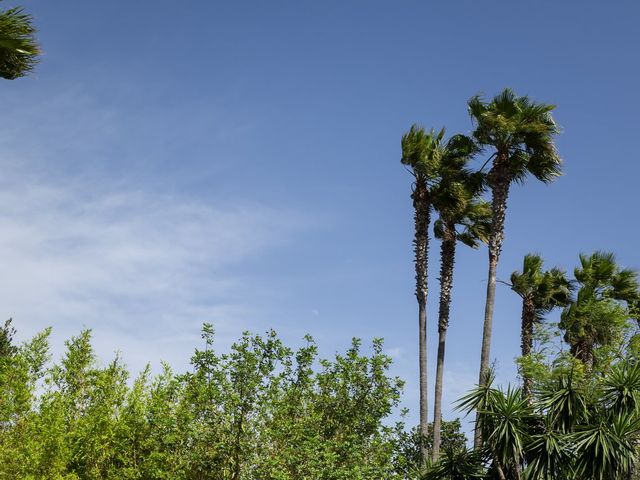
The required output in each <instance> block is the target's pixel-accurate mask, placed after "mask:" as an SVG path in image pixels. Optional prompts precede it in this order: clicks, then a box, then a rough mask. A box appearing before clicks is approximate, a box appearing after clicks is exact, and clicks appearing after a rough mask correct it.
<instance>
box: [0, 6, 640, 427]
mask: <svg viewBox="0 0 640 480" xmlns="http://www.w3.org/2000/svg"><path fill="white" fill-rule="evenodd" d="M10 4H13V2H7V4H6V5H7V6H8V5H10ZM23 5H24V6H25V8H26V9H27V11H29V12H31V13H33V15H34V16H35V21H36V23H37V25H38V26H39V29H40V33H39V38H40V41H41V43H42V46H43V50H44V56H43V58H42V62H41V64H40V65H39V66H38V68H37V71H36V72H35V73H34V74H33V75H32V76H31V77H30V78H26V79H20V80H17V81H14V82H6V81H5V82H3V83H2V89H0V101H1V102H2V105H3V111H4V118H5V122H4V128H2V129H0V162H1V163H2V170H3V175H2V176H0V184H1V185H0V186H1V187H2V188H1V189H0V197H1V203H0V205H1V207H0V222H1V225H2V228H0V255H1V257H2V260H1V262H2V265H3V267H4V272H5V274H4V275H3V276H2V279H0V304H2V305H3V313H2V315H4V317H9V316H11V317H13V318H14V322H15V325H16V327H17V328H18V330H19V332H20V334H21V337H23V338H24V337H27V336H29V335H31V334H33V333H35V332H36V331H38V330H40V329H42V328H44V327H45V326H48V325H52V326H53V327H54V335H53V344H54V351H55V352H56V353H59V352H60V351H61V349H62V345H63V340H64V339H65V338H68V337H69V336H70V335H72V334H76V333H77V332H78V331H79V330H80V329H81V328H83V327H87V328H92V329H93V330H94V337H95V343H96V348H97V350H98V352H99V354H100V355H101V357H102V358H104V359H107V358H109V357H110V356H111V355H112V354H113V352H114V351H115V350H120V351H121V352H122V356H123V357H124V359H125V361H127V362H128V363H129V365H130V366H131V367H132V369H134V370H139V369H140V368H142V367H143V365H144V363H145V362H146V361H151V362H153V363H154V364H156V365H157V364H158V362H159V361H160V360H161V359H164V360H167V361H169V362H170V363H171V364H173V365H174V366H175V367H176V368H178V369H182V368H186V366H187V364H188V359H189V356H190V354H191V352H192V350H193V348H194V347H195V346H196V345H198V342H199V340H198V339H199V328H200V325H201V324H202V323H203V322H211V323H213V324H214V325H215V327H216V329H217V331H218V334H219V341H220V346H221V348H223V349H224V348H226V347H227V346H228V345H229V343H230V342H231V341H232V340H233V339H234V338H237V337H238V336H239V335H240V333H241V332H242V331H243V330H246V329H249V330H252V331H257V332H259V331H264V330H266V329H268V328H274V329H276V330H277V331H278V332H279V333H280V334H281V335H282V336H283V337H284V338H285V339H286V340H287V341H288V342H289V343H291V344H296V343H298V342H300V339H301V338H302V336H303V335H304V334H305V333H311V334H312V335H313V336H314V337H316V339H317V340H318V342H319V344H320V348H321V351H322V352H323V353H324V354H325V355H330V354H332V353H333V352H335V351H336V350H341V349H343V348H345V347H346V345H347V344H348V343H349V342H350V338H351V337H352V336H359V337H363V338H364V339H370V338H372V337H384V338H385V340H386V346H387V349H388V352H389V353H390V354H391V355H393V357H394V358H395V366H394V372H395V373H397V374H399V375H401V376H402V377H404V378H405V379H406V380H407V381H408V384H407V388H406V395H405V398H406V406H408V407H411V408H414V407H415V406H416V404H417V388H416V387H417V385H416V382H415V381H414V379H415V378H416V377H417V368H416V367H417V360H416V358H417V341H416V331H417V318H416V317H417V315H416V304H415V298H414V296H413V265H412V252H411V240H412V233H413V230H412V229H413V227H412V210H411V204H410V200H409V193H410V177H409V175H408V174H407V172H406V171H405V170H404V169H403V168H402V167H401V165H400V162H399V158H400V148H399V142H400V137H401V135H402V133H403V132H404V131H406V130H407V129H408V128H409V126H410V125H411V124H412V123H414V122H418V123H421V124H423V125H425V126H426V127H432V126H433V127H441V126H446V127H447V128H448V131H449V133H451V134H453V133H457V132H462V133H468V132H469V131H470V129H471V123H470V121H469V118H468V115H467V113H466V105H465V104H466V100H467V99H468V98H469V97H470V96H472V95H474V94H476V93H483V92H484V93H485V94H486V95H493V94H495V93H497V92H498V91H499V90H500V89H502V88H503V87H506V86H509V87H512V88H514V89H515V90H516V91H517V92H518V93H521V94H529V95H531V96H532V97H533V98H535V99H537V100H540V101H544V102H548V103H555V104H557V105H558V108H557V111H556V118H557V120H558V122H559V124H560V125H561V126H562V128H563V133H562V135H561V136H560V137H559V138H558V148H559V150H560V153H561V155H562V156H563V158H564V161H565V172H566V174H565V176H564V177H562V178H561V179H559V180H558V181H557V182H556V183H554V184H553V185H551V186H544V185H540V184H537V183H536V182H535V181H533V180H532V181H530V182H528V183H527V185H526V186H524V187H515V188H514V189H513V190H512V195H511V199H510V203H509V211H508V218H507V231H506V243H505V246H504V253H503V256H502V260H501V265H500V269H499V277H500V278H502V279H507V278H508V276H509V274H510V272H511V271H513V270H514V269H517V268H519V267H520V263H521V259H522V257H523V255H524V254H526V253H528V252H531V251H533V252H538V253H541V254H542V255H543V256H544V257H545V259H546V260H547V262H548V264H549V265H559V266H563V267H565V268H567V269H571V268H573V266H574V265H575V263H576V261H577V255H578V253H579V252H591V251H593V250H595V249H606V250H611V251H614V252H615V253H616V254H617V255H618V258H619V260H620V262H621V263H623V264H624V265H626V266H630V267H640V265H639V263H640V262H639V261H638V256H637V253H636V251H635V250H636V249H635V245H636V243H637V242H636V241H635V239H636V238H637V237H638V235H639V234H640V227H639V226H638V222H637V221H636V218H637V206H638V205H637V194H636V184H637V179H638V177H639V176H640V162H638V161H637V148H635V147H636V145H637V144H636V139H637V132H638V131H639V127H640V121H639V120H638V115H637V110H638V107H639V106H640V89H638V88H637V86H638V85H640V65H639V63H640V60H639V58H640V57H639V56H638V55H637V50H638V47H640V32H639V31H638V29H637V18H639V16H640V6H638V4H637V2H631V1H626V2H625V1H621V2H616V3H615V4H607V5H605V4H603V3H601V2H593V1H587V2H552V1H540V2H535V3H531V2H477V1H471V0H469V1H451V2H439V3H435V2H419V1H404V0H403V1H396V2H391V1H386V2H383V1H373V0H368V1H364V0H362V1H348V2H347V1H337V0H336V1H328V0H325V1H322V2H299V1H273V2H257V1H254V2H247V1H233V2H217V1H214V2H205V1H192V2H184V3H182V4H179V3H177V2H168V1H164V0H159V1H155V2H123V1H115V2H81V1H65V2H42V1H40V2H36V1H27V0H25V1H24V2H23ZM437 253H438V246H437V245H436V244H434V246H433V247H432V257H431V258H432V260H431V262H432V263H431V265H432V269H431V275H430V277H431V287H432V294H431V304H430V311H429V314H430V317H431V318H432V319H433V318H435V316H436V314H437V310H436V307H437V304H436V302H435V300H436V295H435V293H436V292H437V287H438V284H437V275H436V272H437V262H438V256H437ZM485 277H486V250H485V249H481V250H479V251H470V250H468V249H467V250H465V249H463V248H461V249H460V252H459V257H458V261H457V270H456V278H455V289H454V306H453V311H452V321H451V328H450V333H449V343H448V352H447V355H448V357H447V364H448V365H447V372H446V375H447V379H446V398H445V401H447V402H451V401H453V400H454V399H455V398H456V397H458V396H459V395H460V394H461V393H463V392H464V391H465V390H466V389H467V388H469V387H470V386H471V385H472V384H473V383H474V382H475V380H476V377H477V362H478V357H479V348H480V337H481V328H482V325H481V320H482V312H483V306H484V303H483V301H484V300H483V294H484V288H485V287H484V279H485ZM519 311H520V307H519V304H518V299H517V297H515V296H514V295H513V294H511V293H510V292H509V291H508V289H507V288H506V287H499V289H498V296H497V303H496V314H495V320H494V325H495V335H494V341H493V356H494V357H495V358H496V359H497V361H498V365H499V369H500V376H501V378H502V379H503V380H505V381H506V380H508V379H512V378H513V377H514V375H515V372H514V367H513V365H512V360H513V358H514V357H515V356H516V355H517V350H518V345H519V340H518V331H519V323H518V322H519ZM430 335H431V342H430V344H431V352H430V361H431V363H432V365H433V363H434V359H435V342H433V340H434V338H435V327H434V323H433V322H432V324H431V328H430ZM431 379H433V375H431ZM447 415H450V412H447ZM413 418H415V417H413Z"/></svg>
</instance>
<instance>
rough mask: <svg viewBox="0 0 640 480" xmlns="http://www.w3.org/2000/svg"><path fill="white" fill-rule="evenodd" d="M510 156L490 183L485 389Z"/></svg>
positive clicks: (477, 439) (477, 442) (501, 158)
mask: <svg viewBox="0 0 640 480" xmlns="http://www.w3.org/2000/svg"><path fill="white" fill-rule="evenodd" d="M508 161H509V157H508V155H506V154H502V153H501V154H498V156H497V158H496V160H495V163H494V166H493V167H492V168H491V171H490V172H489V176H488V181H489V185H490V187H491V193H492V198H491V213H492V220H491V236H490V238H489V274H488V278H487V299H486V303H485V308H484V325H483V329H482V349H481V352H480V374H479V378H478V384H479V385H481V386H484V385H485V384H486V382H487V373H488V372H489V361H490V359H491V336H492V333H493V305H494V303H495V298H496V272H497V269H498V261H499V259H500V253H501V252H502V241H503V240H504V220H505V217H506V214H507V198H508V197H509V185H510V180H511V179H510V178H509V170H508V166H509V165H508ZM473 443H474V447H475V448H476V449H478V448H480V446H481V445H482V435H481V433H480V429H479V428H478V424H477V422H476V428H475V434H474V442H473Z"/></svg>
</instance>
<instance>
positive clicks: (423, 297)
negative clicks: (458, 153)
mask: <svg viewBox="0 0 640 480" xmlns="http://www.w3.org/2000/svg"><path fill="white" fill-rule="evenodd" d="M412 197H413V206H414V210H415V216H414V220H415V229H416V230H415V240H414V253H415V269H416V299H417V300H418V348H419V355H418V357H419V360H418V361H419V369H420V437H421V438H420V440H421V441H420V457H421V461H422V464H423V465H424V464H425V463H426V461H427V455H428V452H427V445H426V439H427V437H428V435H429V407H428V397H427V393H428V377H427V271H428V268H427V267H428V250H429V223H430V221H431V205H430V204H429V202H428V198H427V191H426V186H424V185H421V184H417V185H416V190H415V192H414V193H413V195H412Z"/></svg>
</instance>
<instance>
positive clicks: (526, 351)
mask: <svg viewBox="0 0 640 480" xmlns="http://www.w3.org/2000/svg"><path fill="white" fill-rule="evenodd" d="M535 319H536V309H535V305H534V304H533V299H532V298H531V297H530V296H526V297H524V298H523V299H522V325H521V326H520V350H521V354H522V356H523V357H526V356H527V355H530V354H531V351H532V350H533V324H534V322H535ZM532 386H533V380H532V379H531V377H530V376H528V375H527V372H523V374H522V394H523V396H524V397H527V398H529V397H531V390H532Z"/></svg>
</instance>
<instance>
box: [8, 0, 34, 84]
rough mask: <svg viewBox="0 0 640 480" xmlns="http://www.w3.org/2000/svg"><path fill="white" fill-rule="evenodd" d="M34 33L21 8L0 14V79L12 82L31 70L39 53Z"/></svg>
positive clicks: (30, 21) (30, 20) (26, 15)
mask: <svg viewBox="0 0 640 480" xmlns="http://www.w3.org/2000/svg"><path fill="white" fill-rule="evenodd" d="M35 32H36V29H35V27H34V26H33V24H32V18H31V15H28V14H25V13H24V12H23V10H22V8H20V7H16V8H10V9H9V10H5V11H3V12H0V77H2V78H6V79H8V80H13V79H15V78H18V77H23V76H25V75H27V74H28V73H29V72H31V70H33V67H34V66H35V64H36V62H37V56H38V54H39V53H40V47H39V46H38V43H37V41H36V39H35Z"/></svg>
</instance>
